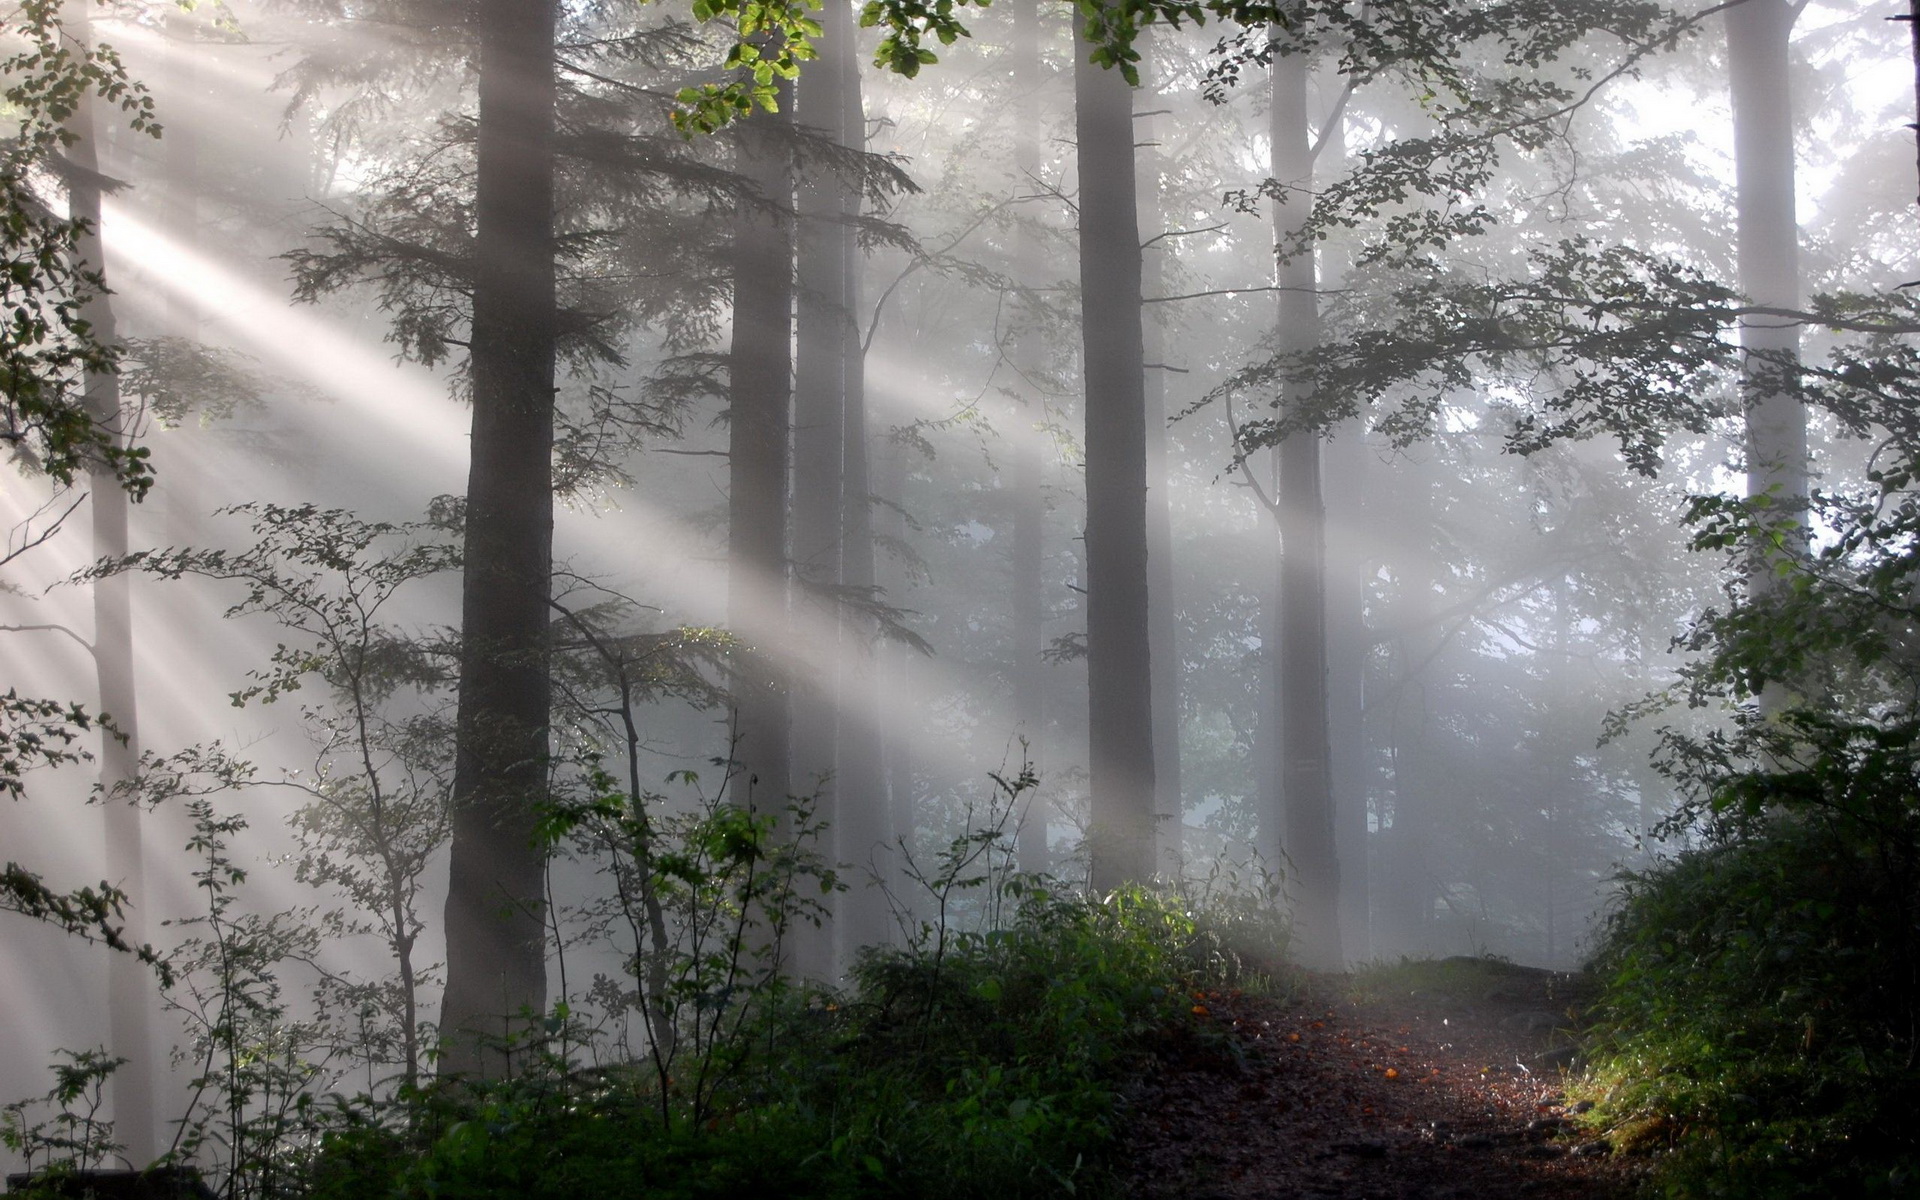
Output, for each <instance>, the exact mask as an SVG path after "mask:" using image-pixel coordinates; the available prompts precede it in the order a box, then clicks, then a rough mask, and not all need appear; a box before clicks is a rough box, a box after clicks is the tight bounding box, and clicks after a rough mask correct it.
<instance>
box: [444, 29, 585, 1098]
mask: <svg viewBox="0 0 1920 1200" xmlns="http://www.w3.org/2000/svg"><path fill="white" fill-rule="evenodd" d="M558 14H559V6H558V3H557V0H480V3H479V4H478V6H477V8H476V11H475V20H476V33H477V34H478V41H479V50H480V60H479V61H480V81H479V90H480V103H479V122H478V130H479V143H478V158H477V169H476V179H475V191H474V211H475V218H476V232H475V240H474V285H473V286H474V292H473V329H472V341H473V349H472V354H471V359H470V368H469V372H470V376H471V381H472V393H473V435H472V446H471V454H472V463H471V466H470V468H469V473H468V479H467V525H466V566H465V571H464V574H463V578H462V582H461V633H462V641H461V663H460V688H459V699H458V715H457V723H458V732H457V742H456V747H455V750H456V753H455V762H454V784H453V819H452V849H451V858H450V861H449V866H448V871H449V878H448V893H447V919H446V928H447V986H446V993H445V996H444V999H443V1000H442V1004H441V1010H440V1035H441V1038H442V1039H443V1042H444V1046H443V1049H442V1057H441V1060H440V1070H441V1072H442V1073H443V1074H446V1075H453V1076H458V1075H481V1076H495V1075H499V1074H502V1073H505V1072H507V1071H509V1070H510V1069H511V1067H512V1057H511V1052H510V1050H509V1049H508V1048H507V1043H508V1042H509V1041H510V1039H513V1038H525V1037H528V1036H531V1035H533V1034H534V1032H535V1031H537V1030H538V1029H539V1028H540V1021H541V1019H542V1017H543V1016H544V1012H545V1009H546V1003H547V976H546V920H545V911H544V910H545V888H544V881H545V867H546V855H545V853H544V851H543V850H542V849H541V847H540V846H539V845H538V843H537V841H536V838H535V828H536V826H537V824H538V822H539V819H540V806H541V805H542V803H543V802H544V801H545V799H546V795H547V770H548V762H547V759H548V736H547V726H548V719H549V712H550V707H551V698H550V693H549V689H548V679H547V624H548V611H547V603H548V599H549V595H550V578H551V575H552V557H553V454H552V447H553V405H554V399H553V394H554V266H553V230H554V215H553V167H554V149H553V139H554V98H555V88H554V66H553V61H554V34H555V23H556V21H557V19H558Z"/></svg>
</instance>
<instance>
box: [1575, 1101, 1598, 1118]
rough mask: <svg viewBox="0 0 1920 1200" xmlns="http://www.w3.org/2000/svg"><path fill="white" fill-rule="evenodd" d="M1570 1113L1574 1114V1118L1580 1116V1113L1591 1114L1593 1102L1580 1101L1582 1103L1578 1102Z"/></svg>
mask: <svg viewBox="0 0 1920 1200" xmlns="http://www.w3.org/2000/svg"><path fill="white" fill-rule="evenodd" d="M1571 1111H1572V1112H1573V1113H1574V1114H1575V1115H1576V1116H1577V1115H1579V1114H1581V1113H1590V1112H1592V1111H1593V1101H1591V1100H1582V1101H1580V1102H1579V1103H1578V1104H1576V1105H1574V1106H1573V1108H1572V1110H1571Z"/></svg>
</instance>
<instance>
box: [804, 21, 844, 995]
mask: <svg viewBox="0 0 1920 1200" xmlns="http://www.w3.org/2000/svg"><path fill="white" fill-rule="evenodd" d="M838 10H839V3H838V0H828V4H827V7H826V9H825V10H824V11H823V12H822V15H821V24H822V29H823V34H822V36H821V38H820V40H819V43H818V45H819V48H820V50H821V53H822V56H823V59H824V60H825V61H821V62H818V63H816V64H814V66H813V67H812V68H811V69H809V70H808V71H807V72H806V73H805V74H804V75H803V76H802V77H801V79H800V82H799V88H798V92H799V97H798V120H799V123H800V124H801V125H803V126H805V127H807V128H808V129H809V130H810V131H811V132H812V133H814V134H815V135H817V136H819V137H822V138H825V139H828V140H830V141H832V142H834V143H835V144H841V142H842V139H841V136H840V132H841V131H840V127H841V124H842V122H843V121H844V120H845V118H846V111H845V105H844V104H843V103H842V100H841V92H842V90H843V89H844V87H845V79H844V77H843V73H842V71H841V70H840V69H839V65H838V63H837V62H835V61H833V56H834V54H835V53H836V52H837V51H836V47H835V45H834V43H836V42H843V41H844V40H845V39H844V38H843V37H836V36H835V33H836V32H837V31H836V30H835V29H834V28H833V27H832V26H833V25H835V24H847V22H836V21H835V18H836V16H838V15H840V14H839V11H838ZM806 168H807V169H806V173H805V174H804V175H803V176H802V177H801V179H800V180H799V219H798V222H797V229H798V259H799V285H798V290H797V292H796V294H795V298H794V373H793V501H792V511H793V572H794V582H795V586H796V591H795V594H794V597H793V604H794V605H795V607H796V609H797V610H798V611H799V612H802V613H804V614H806V617H807V622H808V625H809V626H811V627H816V628H821V629H827V628H836V627H837V626H838V623H839V613H840V602H839V594H840V593H839V589H840V587H841V585H842V583H843V576H842V562H841V545H840V536H841V486H842V483H843V471H844V467H845V463H844V461H843V457H842V456H843V454H844V452H845V449H846V431H845V428H844V424H845V419H846V368H847V362H846V346H845V343H846V338H845V331H846V324H847V313H848V308H847V300H848V297H847V294H846V290H847V289H846V284H847V276H846V261H845V252H844V250H843V249H842V247H841V244H840V241H841V238H840V235H841V231H842V228H843V219H844V215H845V214H844V211H843V207H844V205H843V200H842V192H843V188H842V186H841V181H840V179H839V177H838V175H837V173H836V172H835V170H834V168H833V166H832V164H831V162H830V160H828V159H827V158H826V157H825V156H824V155H816V156H813V158H812V160H811V161H809V162H807V163H806ZM798 644H800V645H802V646H804V647H806V648H807V650H808V651H809V653H808V654H807V657H806V660H805V664H804V667H803V668H802V669H803V670H804V672H805V674H804V677H796V678H794V679H793V680H792V685H793V706H792V710H791V711H792V721H793V725H792V730H793V735H792V736H793V786H794V790H795V791H796V792H798V793H803V794H807V795H811V796H813V797H814V803H815V811H816V812H817V813H818V814H819V816H820V817H821V819H822V820H824V821H825V822H826V823H827V825H828V833H827V838H826V842H827V846H826V848H828V849H833V848H835V846H836V843H837V840H838V837H839V833H840V815H839V803H838V801H839V797H840V795H841V794H842V790H841V787H840V781H839V778H838V772H837V768H838V765H839V764H838V761H837V749H838V743H839V737H840V727H841V724H842V721H841V714H840V711H839V705H840V699H841V697H840V695H839V682H840V681H839V678H838V672H837V669H836V660H837V658H838V655H837V654H835V653H834V651H835V649H836V646H835V644H834V643H832V642H826V641H824V640H822V639H819V638H817V637H805V638H801V639H798ZM834 907H836V908H838V907H839V906H838V905H835V906H834ZM834 932H835V931H834V930H833V929H831V928H828V929H820V928H817V927H814V926H812V925H801V926H800V927H798V928H797V929H795V930H794V931H793V934H792V936H791V941H792V944H793V950H794V954H793V965H794V969H795V970H796V972H797V973H798V974H800V975H802V976H804V977H807V978H812V979H830V978H832V977H833V976H834V974H835V964H834V954H833V943H834Z"/></svg>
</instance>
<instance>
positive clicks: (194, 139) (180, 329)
mask: <svg viewBox="0 0 1920 1200" xmlns="http://www.w3.org/2000/svg"><path fill="white" fill-rule="evenodd" d="M164 28H165V30H166V37H167V90H166V94H165V96H163V98H162V101H161V103H162V104H163V105H164V111H165V114H166V118H167V122H166V125H167V129H166V137H165V139H164V140H163V141H162V142H161V144H160V149H161V153H162V155H163V157H164V170H165V173H166V174H165V183H164V184H163V185H162V193H161V195H162V197H163V201H162V203H163V206H164V209H163V216H164V228H165V229H166V230H167V233H168V236H170V237H172V238H173V240H174V241H175V242H176V243H177V244H178V245H179V246H180V248H181V249H182V250H184V251H186V252H187V253H189V254H192V253H195V252H196V251H197V250H198V243H199V240H200V204H199V200H200V187H201V179H200V134H199V122H200V120H201V119H202V117H201V111H200V91H201V88H200V71H199V48H200V47H199V39H200V27H199V23H198V20H197V19H196V14H193V13H190V12H187V11H185V10H184V9H180V8H177V7H176V8H169V9H168V10H167V15H166V19H165V22H164ZM201 320H202V314H201V305H200V303H199V297H198V295H197V294H195V292H194V291H193V290H192V289H186V288H182V289H169V290H168V291H167V298H166V318H165V325H164V328H165V330H166V332H167V333H168V334H170V335H172V336H174V337H178V338H185V339H187V340H188V341H198V340H199V338H200V334H201ZM192 429H193V426H192V424H191V423H189V424H186V425H184V426H183V427H182V428H180V429H178V430H174V431H171V432H170V433H169V434H168V435H167V436H166V437H164V438H163V439H158V440H160V441H161V444H162V445H163V446H165V447H166V448H167V450H170V451H171V453H167V454H166V456H165V458H164V459H163V461H162V464H161V469H163V470H164V471H165V472H166V475H167V486H166V487H165V488H163V489H162V490H161V492H160V498H161V500H162V505H161V510H160V511H161V515H162V518H163V521H164V524H163V525H162V528H164V529H165V531H166V532H165V533H164V534H162V535H161V536H163V537H165V538H166V540H167V541H168V542H170V543H172V544H174V545H181V546H186V545H193V544H195V543H196V541H197V539H199V538H200V537H201V536H202V534H201V529H200V523H201V521H202V520H203V519H205V517H206V516H207V514H208V513H209V512H211V511H212V508H213V507H214V506H213V505H212V504H210V503H209V502H208V500H207V495H206V493H207V484H208V474H209V472H208V470H207V467H206V466H205V464H203V463H202V462H201V453H200V452H204V447H203V446H201V445H198V444H196V442H197V441H198V439H196V438H195V437H194V435H193V432H192Z"/></svg>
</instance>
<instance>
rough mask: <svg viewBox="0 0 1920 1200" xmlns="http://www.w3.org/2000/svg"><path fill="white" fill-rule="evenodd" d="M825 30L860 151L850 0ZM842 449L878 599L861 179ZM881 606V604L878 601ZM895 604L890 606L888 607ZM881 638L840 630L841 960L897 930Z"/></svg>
mask: <svg viewBox="0 0 1920 1200" xmlns="http://www.w3.org/2000/svg"><path fill="white" fill-rule="evenodd" d="M822 25H823V28H824V30H825V33H826V37H827V41H826V43H825V46H824V49H825V54H824V56H823V58H824V61H822V62H821V64H820V69H822V70H832V71H834V72H835V73H836V74H837V75H838V77H839V79H840V81H841V82H840V144H841V145H843V146H846V147H848V148H849V149H851V150H853V151H855V152H857V153H864V152H865V150H866V148H867V114H866V108H865V105H864V104H863V102H862V99H861V89H860V55H859V53H858V52H857V48H856V46H855V45H854V24H853V10H852V7H851V0H827V7H826V11H825V13H824V14H823V20H822ZM839 200H840V218H841V219H840V223H839V225H838V226H836V234H837V238H838V242H839V249H840V271H841V281H842V282H841V307H840V314H839V315H840V341H839V347H840V360H841V364H842V365H841V377H840V386H841V411H840V415H841V430H842V435H843V438H844V440H843V442H842V444H841V452H840V462H841V466H842V472H843V473H842V476H841V481H840V521H841V525H840V574H841V582H842V583H843V584H844V585H845V586H846V587H848V588H850V589H852V590H853V592H854V593H856V594H865V595H871V596H877V595H878V593H876V592H875V590H874V589H875V587H876V585H877V584H878V582H879V581H878V578H877V577H876V574H875V567H874V547H873V481H872V474H873V472H872V465H871V464H872V442H871V437H870V433H869V430H868V422H867V392H866V355H865V349H864V347H863V345H862V343H861V329H860V323H859V320H858V319H857V314H858V313H859V311H860V276H861V267H862V265H863V264H864V263H865V261H866V260H865V256H864V255H863V254H862V253H861V250H860V239H859V236H858V234H859V230H858V225H857V222H858V220H859V218H860V215H861V213H860V201H861V193H860V188H859V185H858V183H857V181H854V180H850V179H843V180H842V181H841V185H840V195H839ZM881 598H885V597H881ZM889 602H890V603H891V601H890V600H889ZM876 635H877V630H876V629H875V628H874V625H873V622H872V621H870V620H867V619H865V618H855V619H848V620H844V621H843V622H842V633H841V637H840V669H841V681H840V697H841V705H842V707H843V710H844V713H845V715H844V717H843V719H842V720H841V722H840V744H839V753H838V757H839V763H840V773H839V783H840V789H839V796H840V841H839V845H840V857H841V858H842V859H844V860H845V861H847V862H850V863H852V864H853V868H854V873H853V878H852V879H851V880H849V888H848V891H847V893H846V897H845V902H844V903H843V905H842V910H843V913H842V917H841V921H840V936H841V949H842V951H843V955H842V957H841V962H842V963H843V964H844V963H847V962H850V961H851V955H852V952H853V951H855V950H858V949H860V948H862V947H866V946H873V945H879V944H882V943H885V942H888V941H890V940H892V932H893V922H892V920H891V919H890V916H889V913H888V910H887V905H886V897H885V895H884V893H883V892H882V891H881V890H880V888H879V886H878V885H879V884H881V883H883V882H886V881H888V880H889V878H890V876H891V875H892V874H893V873H894V869H895V864H894V844H893V812H892V809H891V808H890V806H889V805H888V802H887V799H888V798H887V788H886V774H885V770H884V767H883V764H882V758H883V754H884V751H883V750H882V748H881V727H882V725H883V724H884V723H885V714H886V709H885V708H884V706H883V705H882V703H881V697H880V674H879V653H880V646H879V644H878V642H877V636H876Z"/></svg>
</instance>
